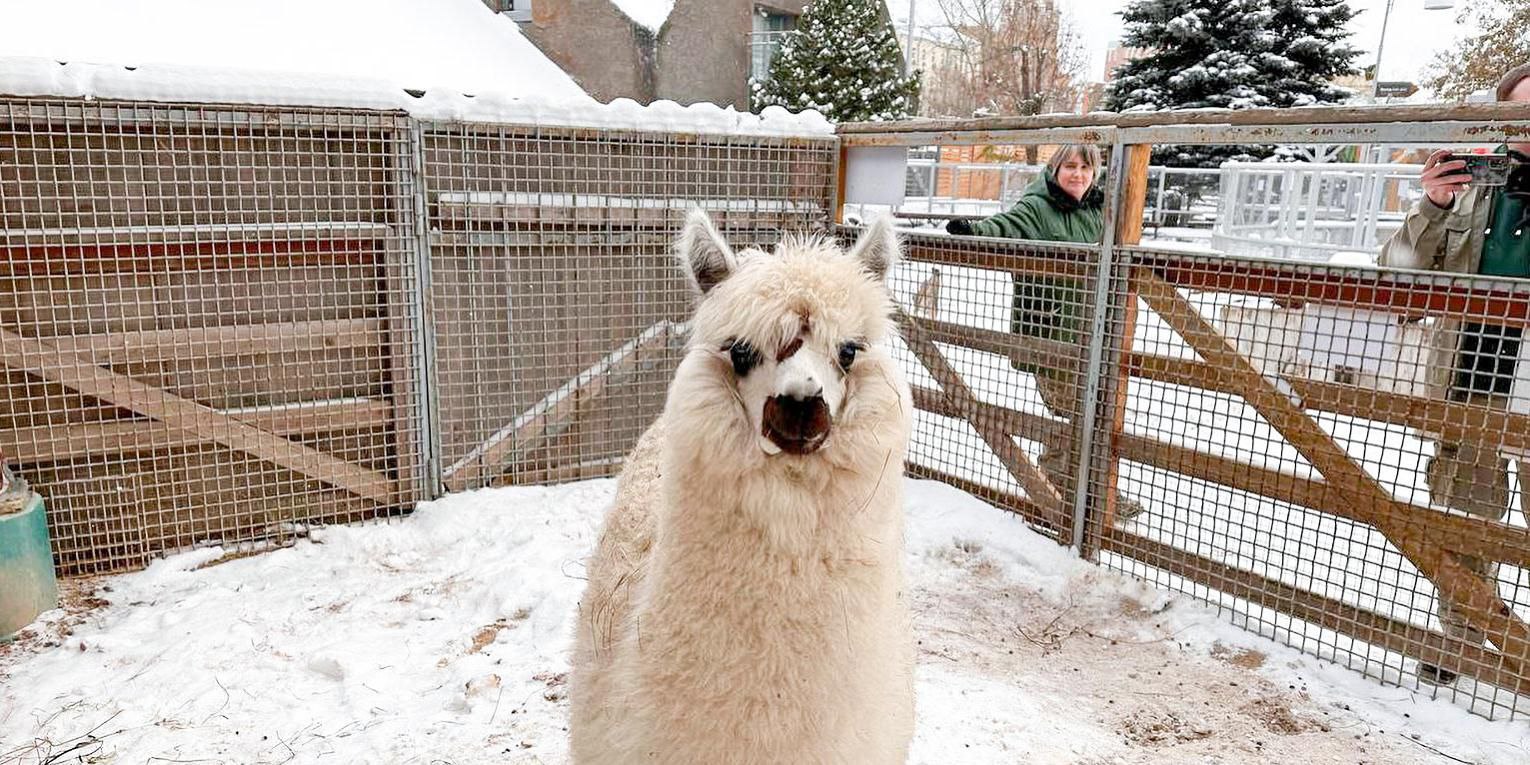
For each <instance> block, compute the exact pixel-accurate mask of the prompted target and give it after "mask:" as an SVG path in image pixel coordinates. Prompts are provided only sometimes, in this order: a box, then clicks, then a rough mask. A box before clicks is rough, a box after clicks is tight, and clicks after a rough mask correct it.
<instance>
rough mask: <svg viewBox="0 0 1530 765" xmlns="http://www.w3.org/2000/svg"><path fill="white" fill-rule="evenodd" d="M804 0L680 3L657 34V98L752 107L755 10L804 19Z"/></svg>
mask: <svg viewBox="0 0 1530 765" xmlns="http://www.w3.org/2000/svg"><path fill="white" fill-rule="evenodd" d="M805 4H806V3H805V2H804V1H803V0H774V1H773V2H769V3H758V2H754V1H753V0H676V1H675V8H674V10H673V11H670V14H669V21H668V22H667V23H666V24H665V25H664V28H663V29H662V30H660V31H659V56H658V77H657V80H658V87H657V89H656V97H657V98H667V99H669V100H671V101H678V102H679V103H682V104H690V103H696V102H700V101H710V102H712V103H715V104H718V105H719V106H728V105H732V106H735V107H737V108H738V109H740V110H745V111H747V110H748V109H749V33H750V31H751V30H752V29H753V19H752V18H751V17H752V16H753V14H754V9H755V7H756V6H765V7H767V8H770V9H771V10H773V11H777V12H782V13H790V14H794V15H801V14H802V8H803V6H804V5H805Z"/></svg>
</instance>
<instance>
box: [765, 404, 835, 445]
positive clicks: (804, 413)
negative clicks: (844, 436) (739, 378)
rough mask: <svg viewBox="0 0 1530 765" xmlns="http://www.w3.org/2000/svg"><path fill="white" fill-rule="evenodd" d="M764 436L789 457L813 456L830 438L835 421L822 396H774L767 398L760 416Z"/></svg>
mask: <svg viewBox="0 0 1530 765" xmlns="http://www.w3.org/2000/svg"><path fill="white" fill-rule="evenodd" d="M761 420H762V423H761V427H762V429H763V431H764V436H765V437H766V438H768V439H770V442H771V443H773V444H775V445H776V446H777V447H779V448H780V449H781V451H783V452H786V453H787V454H797V455H803V454H812V453H813V452H815V451H818V448H819V447H821V446H823V444H824V442H825V441H826V440H828V437H829V427H830V425H831V424H832V420H831V419H830V417H829V404H828V402H826V401H824V400H823V396H809V397H806V398H798V397H795V396H784V395H783V396H771V397H770V398H768V399H765V412H764V416H763V417H761Z"/></svg>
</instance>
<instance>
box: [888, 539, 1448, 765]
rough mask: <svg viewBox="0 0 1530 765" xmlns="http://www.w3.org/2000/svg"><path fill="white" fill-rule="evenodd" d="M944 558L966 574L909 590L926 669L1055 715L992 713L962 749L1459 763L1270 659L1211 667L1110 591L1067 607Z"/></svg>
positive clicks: (1029, 756) (1226, 659) (970, 562)
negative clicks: (1296, 682) (1272, 668)
mask: <svg viewBox="0 0 1530 765" xmlns="http://www.w3.org/2000/svg"><path fill="white" fill-rule="evenodd" d="M942 557H950V559H951V560H952V561H953V562H955V563H956V564H957V565H956V566H955V570H954V571H953V573H952V574H951V575H950V576H949V577H948V578H947V579H946V580H945V581H940V582H934V583H932V582H928V581H925V582H921V584H920V586H918V587H916V588H914V590H913V592H912V597H913V603H914V608H915V630H916V633H917V636H918V638H919V651H920V662H921V664H929V663H938V664H940V665H943V666H944V668H945V670H946V671H949V672H956V673H961V674H970V676H971V677H972V678H973V682H974V683H975V684H976V683H980V682H989V681H992V680H994V679H998V680H1001V681H1002V682H1003V683H1005V684H1006V685H1007V686H1009V689H1008V692H1009V693H1010V694H1012V695H1007V694H1006V693H1000V694H997V696H996V697H997V698H1000V699H1004V698H1013V699H1016V700H1017V701H1016V703H1017V704H1018V703H1020V700H1024V699H1034V700H1039V701H1038V702H1036V705H1037V706H1039V707H1040V708H1041V710H1042V711H1043V712H1045V714H1040V715H1038V714H1028V715H1027V714H1016V715H1013V716H1012V717H1010V718H1008V719H1006V718H1005V717H1004V716H1003V715H1001V714H998V713H993V714H991V715H990V719H992V720H993V722H992V723H991V724H988V725H986V726H985V725H973V726H970V727H968V728H967V730H968V731H970V735H971V736H972V737H973V738H972V740H969V741H964V742H960V744H959V746H964V747H966V748H973V749H975V748H978V747H982V748H985V749H988V750H1002V751H1005V752H1012V753H1013V755H1014V760H1013V761H1017V762H1030V763H1107V762H1108V763H1132V764H1133V765H1136V764H1141V765H1178V764H1179V763H1187V762H1208V763H1211V762H1215V763H1224V762H1302V763H1304V765H1326V764H1328V763H1333V764H1334V765H1338V764H1339V763H1344V764H1346V765H1356V764H1357V763H1365V764H1379V763H1395V762H1409V763H1419V764H1421V765H1422V764H1424V763H1427V764H1428V765H1436V764H1437V763H1438V764H1440V765H1443V764H1444V763H1448V762H1450V761H1451V760H1449V759H1447V758H1445V757H1442V756H1439V755H1437V754H1435V753H1432V752H1430V751H1429V750H1427V749H1424V748H1422V747H1420V746H1419V745H1418V744H1416V743H1414V742H1412V741H1409V740H1406V739H1405V737H1404V734H1403V733H1402V732H1400V731H1391V732H1388V731H1385V730H1381V729H1379V727H1378V726H1376V725H1374V724H1372V723H1371V722H1369V721H1368V720H1366V719H1364V718H1362V717H1361V716H1359V715H1358V714H1356V713H1353V712H1349V711H1346V710H1345V709H1342V708H1323V706H1322V705H1320V704H1318V703H1317V702H1315V701H1314V700H1313V699H1312V698H1310V697H1309V696H1308V695H1307V694H1306V693H1305V692H1304V691H1303V689H1302V688H1300V687H1296V686H1289V687H1287V686H1276V685H1275V684H1273V683H1272V682H1270V681H1269V680H1267V679H1265V678H1264V677H1262V676H1261V675H1259V674H1258V673H1257V672H1256V670H1257V669H1258V668H1259V667H1261V666H1263V665H1264V664H1265V662H1266V661H1267V660H1268V657H1267V656H1265V655H1264V654H1262V653H1260V652H1258V651H1248V650H1240V649H1233V648H1228V647H1226V646H1221V647H1218V648H1217V649H1216V650H1215V651H1213V652H1212V655H1210V656H1208V655H1206V654H1205V653H1204V652H1202V651H1197V650H1196V649H1195V648H1194V647H1193V646H1190V645H1188V644H1185V645H1181V644H1179V643H1176V642H1175V639H1174V635H1173V634H1172V633H1170V632H1168V631H1167V630H1166V629H1165V628H1164V627H1163V625H1162V624H1160V622H1162V621H1164V620H1163V619H1162V618H1161V616H1162V615H1161V614H1158V613H1155V612H1153V611H1152V610H1150V609H1149V608H1147V607H1145V606H1143V605H1141V604H1138V603H1134V602H1130V601H1127V602H1125V603H1123V602H1120V601H1119V596H1115V595H1108V594H1106V593H1108V592H1109V589H1110V588H1106V587H1093V586H1091V585H1089V583H1088V582H1087V581H1086V582H1074V583H1073V585H1074V586H1073V588H1072V590H1074V591H1070V592H1069V593H1066V594H1065V595H1064V602H1065V603H1066V605H1062V606H1059V605H1057V603H1056V602H1054V601H1055V598H1054V599H1049V598H1048V597H1045V596H1043V594H1042V593H1040V592H1038V591H1036V590H1034V589H1031V588H1029V587H1028V586H1026V585H1023V584H1016V583H1014V582H1011V581H1007V580H1006V579H1005V577H1003V576H1002V575H1001V574H999V573H997V572H996V569H995V567H994V566H993V565H992V564H991V562H990V561H987V560H985V556H984V554H983V552H982V551H981V550H975V549H973V546H972V545H970V544H961V543H956V544H953V545H952V548H951V549H950V551H949V552H947V553H943V554H942ZM1100 575H1101V576H1109V574H1108V573H1106V572H1103V571H1102V572H1101V574H1100ZM1112 599H1114V602H1113V600H1112ZM1171 607H1172V606H1171ZM1052 715H1056V716H1059V719H1066V721H1067V723H1066V727H1062V728H1060V727H1058V725H1059V724H1058V722H1057V721H1056V720H1052V719H1049V718H1050V716H1052ZM985 728H986V729H985ZM982 736H987V737H988V738H987V739H986V740H985V739H983V738H982ZM926 754H927V755H933V753H932V752H927V753H926ZM926 759H927V758H926Z"/></svg>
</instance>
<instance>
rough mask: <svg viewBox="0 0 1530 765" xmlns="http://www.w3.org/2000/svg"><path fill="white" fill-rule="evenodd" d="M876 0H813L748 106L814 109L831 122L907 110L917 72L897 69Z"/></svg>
mask: <svg viewBox="0 0 1530 765" xmlns="http://www.w3.org/2000/svg"><path fill="white" fill-rule="evenodd" d="M881 4H882V0H815V2H813V4H812V5H809V6H808V7H807V8H806V9H805V10H804V12H803V14H802V18H801V19H800V20H799V21H798V27H797V30H796V31H795V32H792V33H790V34H788V35H786V37H785V39H784V40H783V41H782V43H781V47H780V48H779V49H778V50H777V51H776V53H775V56H773V57H772V58H771V62H770V75H769V77H768V78H766V79H765V80H764V81H763V82H759V81H756V82H752V83H751V91H752V94H751V95H752V98H751V100H752V102H753V107H754V109H755V111H759V110H760V109H763V108H765V107H767V106H772V105H776V106H783V107H786V108H787V109H790V110H792V111H794V112H796V111H802V110H804V109H817V110H818V111H820V112H823V114H824V116H825V117H828V118H829V119H830V120H833V121H834V122H863V121H869V120H891V119H899V118H902V117H907V116H909V115H911V114H913V113H914V109H915V107H916V106H917V105H918V99H919V73H918V72H909V73H908V74H904V73H903V67H902V63H901V60H900V58H899V51H898V40H897V38H896V37H894V36H893V30H892V26H891V25H890V24H888V23H887V21H886V20H885V18H884V17H883V15H882V13H881Z"/></svg>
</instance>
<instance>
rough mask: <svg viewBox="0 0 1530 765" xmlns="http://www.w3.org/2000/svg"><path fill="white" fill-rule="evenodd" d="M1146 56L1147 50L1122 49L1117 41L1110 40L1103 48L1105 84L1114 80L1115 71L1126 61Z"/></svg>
mask: <svg viewBox="0 0 1530 765" xmlns="http://www.w3.org/2000/svg"><path fill="white" fill-rule="evenodd" d="M1147 54H1148V49H1147V48H1123V47H1121V42H1120V41H1119V40H1111V41H1110V45H1109V46H1107V47H1106V48H1105V80H1104V81H1105V82H1110V81H1111V80H1114V79H1115V78H1116V69H1118V68H1120V67H1121V65H1123V64H1125V63H1127V62H1128V61H1134V60H1136V59H1139V58H1142V57H1143V56H1146V55H1147Z"/></svg>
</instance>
